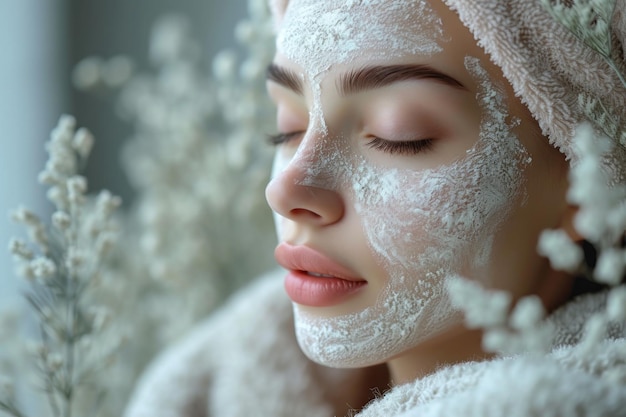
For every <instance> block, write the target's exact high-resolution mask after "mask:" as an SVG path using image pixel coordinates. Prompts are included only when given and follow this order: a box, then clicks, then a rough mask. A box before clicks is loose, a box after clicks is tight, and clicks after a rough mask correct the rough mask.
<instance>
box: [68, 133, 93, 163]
mask: <svg viewBox="0 0 626 417" xmlns="http://www.w3.org/2000/svg"><path fill="white" fill-rule="evenodd" d="M94 142H95V139H94V137H93V135H92V134H91V132H90V131H89V130H87V129H85V128H84V127H81V128H80V129H78V131H76V134H75V135H74V139H73V140H72V147H73V148H74V150H75V151H76V152H78V154H79V155H80V156H81V158H83V159H84V158H87V157H88V156H89V154H90V153H91V149H92V148H93V145H94Z"/></svg>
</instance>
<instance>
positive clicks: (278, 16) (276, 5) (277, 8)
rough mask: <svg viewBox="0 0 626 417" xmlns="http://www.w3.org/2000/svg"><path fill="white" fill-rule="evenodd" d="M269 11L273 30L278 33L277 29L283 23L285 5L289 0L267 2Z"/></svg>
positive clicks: (270, 0)
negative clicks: (272, 21)
mask: <svg viewBox="0 0 626 417" xmlns="http://www.w3.org/2000/svg"><path fill="white" fill-rule="evenodd" d="M269 3H270V10H271V11H272V18H273V20H274V30H275V31H276V32H278V28H279V27H280V25H281V23H282V22H283V17H285V11H286V10H287V3H289V0H269Z"/></svg>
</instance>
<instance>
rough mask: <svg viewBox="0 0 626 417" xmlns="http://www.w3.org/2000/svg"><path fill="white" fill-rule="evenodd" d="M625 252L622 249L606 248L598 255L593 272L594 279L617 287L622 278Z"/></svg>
mask: <svg viewBox="0 0 626 417" xmlns="http://www.w3.org/2000/svg"><path fill="white" fill-rule="evenodd" d="M625 267H626V252H625V251H624V250H622V249H616V248H606V249H604V250H603V251H602V253H600V257H599V259H598V263H597V264H596V268H595V270H594V273H593V276H594V278H595V279H596V280H597V281H598V282H601V283H605V284H610V285H617V284H619V283H620V282H621V280H622V277H623V276H624V268H625Z"/></svg>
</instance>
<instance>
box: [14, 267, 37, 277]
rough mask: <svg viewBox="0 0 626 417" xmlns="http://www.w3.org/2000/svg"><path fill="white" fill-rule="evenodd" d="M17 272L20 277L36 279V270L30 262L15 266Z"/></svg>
mask: <svg viewBox="0 0 626 417" xmlns="http://www.w3.org/2000/svg"><path fill="white" fill-rule="evenodd" d="M15 274H16V275H17V276H19V277H22V278H24V279H25V280H27V281H32V280H33V279H35V272H34V271H33V268H32V266H30V263H24V264H21V265H17V266H16V267H15Z"/></svg>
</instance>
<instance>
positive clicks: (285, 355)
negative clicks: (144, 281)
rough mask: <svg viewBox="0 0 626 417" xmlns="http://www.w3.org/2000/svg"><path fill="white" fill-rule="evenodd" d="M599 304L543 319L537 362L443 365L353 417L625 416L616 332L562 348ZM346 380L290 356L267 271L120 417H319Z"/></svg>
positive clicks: (171, 359) (624, 373)
mask: <svg viewBox="0 0 626 417" xmlns="http://www.w3.org/2000/svg"><path fill="white" fill-rule="evenodd" d="M605 299H606V297H605V295H604V294H595V295H585V296H582V297H581V298H579V299H578V300H575V301H573V302H570V303H569V304H567V305H565V306H564V307H562V308H561V309H560V310H558V311H556V312H555V313H554V314H552V315H551V316H550V320H552V321H553V322H554V323H555V324H556V326H557V332H556V334H557V340H556V341H555V348H554V350H553V351H552V352H551V353H550V354H549V355H543V356H530V355H529V356H523V355H522V356H513V357H505V358H498V359H494V360H490V361H485V362H469V363H462V364H458V365H453V366H449V367H445V368H442V369H440V370H439V371H437V372H436V373H434V374H432V375H430V376H427V377H425V378H422V379H418V380H416V381H413V382H410V383H407V384H404V385H399V386H393V387H391V388H390V389H389V390H388V391H387V392H386V393H382V394H381V396H379V398H377V399H376V400H374V401H372V402H371V403H369V404H368V405H367V406H366V407H365V408H364V409H363V410H361V411H359V412H358V413H357V414H356V416H358V417H366V416H367V417H373V416H376V417H382V416H384V417H396V416H403V417H409V416H420V417H422V416H428V417H430V416H441V417H444V416H445V417H450V416H465V417H489V416H498V417H500V416H507V417H514V416H526V417H528V416H542V417H549V416H555V417H556V416H558V417H569V416H572V417H574V416H575V417H591V416H594V417H595V416H598V417H599V416H626V339H624V337H625V336H626V332H625V330H624V328H623V327H622V326H614V327H612V328H611V332H610V337H609V338H607V340H606V341H605V342H604V343H603V344H602V345H601V346H599V347H598V348H597V349H595V350H590V351H589V350H588V351H582V350H580V349H578V350H577V349H576V348H575V347H573V344H574V343H576V342H577V341H578V338H579V337H580V335H581V330H582V326H583V324H584V323H585V321H586V320H587V319H588V318H589V316H590V315H591V314H593V312H594V311H597V310H599V309H603V308H604V303H605ZM353 377H354V376H353V374H352V371H350V370H336V369H330V368H325V367H322V366H320V365H316V364H314V363H312V362H311V361H309V360H308V359H307V358H306V357H305V356H304V355H303V354H302V353H301V351H300V348H299V347H298V345H297V342H296V340H295V334H294V330H293V316H292V307H291V302H290V301H289V299H287V297H286V296H285V294H284V290H283V288H282V274H270V275H269V276H267V277H264V278H262V279H260V280H259V281H258V282H257V283H255V284H253V285H252V286H251V287H250V288H249V289H247V290H245V291H243V292H241V293H239V294H238V295H237V296H236V297H235V298H233V299H232V300H231V301H230V302H229V303H228V304H227V305H225V306H224V307H223V308H222V309H221V310H220V311H219V312H217V313H216V314H215V315H213V316H212V317H211V318H209V319H208V320H207V321H206V322H204V323H202V324H200V325H199V326H198V327H197V329H196V330H195V331H193V332H192V333H191V334H190V335H189V336H188V337H186V338H185V339H184V340H182V341H180V343H178V344H177V345H175V346H173V347H171V348H170V349H169V350H167V351H166V352H164V353H163V354H162V355H161V356H160V357H159V358H158V359H157V360H156V361H155V362H154V363H153V365H152V366H151V367H150V369H149V370H148V372H147V373H146V374H145V375H144V376H143V378H142V379H141V380H140V382H139V384H138V387H137V390H136V392H135V393H134V395H133V397H132V399H131V402H130V404H129V407H128V409H127V411H126V413H125V417H201V416H207V417H208V416H211V417H218V416H219V417H231V416H232V417H235V416H238V417H249V416H263V417H265V416H267V417H270V416H271V417H282V416H285V417H287V416H289V417H330V416H333V415H334V413H333V411H332V408H331V407H330V405H329V404H328V402H327V400H326V398H327V397H328V393H336V392H341V390H342V389H345V387H346V386H349V384H350V383H351V378H353Z"/></svg>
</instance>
